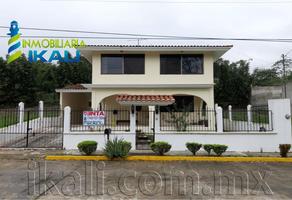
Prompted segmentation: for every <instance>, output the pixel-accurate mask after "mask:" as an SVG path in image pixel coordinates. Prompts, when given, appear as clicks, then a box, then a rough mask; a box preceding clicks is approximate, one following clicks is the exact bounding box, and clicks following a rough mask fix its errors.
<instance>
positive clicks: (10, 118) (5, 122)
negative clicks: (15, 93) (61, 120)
mask: <svg viewBox="0 0 292 200" xmlns="http://www.w3.org/2000/svg"><path fill="white" fill-rule="evenodd" d="M18 115H19V113H18V110H16V109H7V110H5V109H4V110H0V128H3V127H7V126H11V125H13V124H17V123H18ZM57 116H60V112H57V111H44V117H57ZM38 117H39V114H38V111H29V120H33V119H36V118H38ZM27 120H28V111H25V113H24V122H26V121H27Z"/></svg>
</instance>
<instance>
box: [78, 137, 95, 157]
mask: <svg viewBox="0 0 292 200" xmlns="http://www.w3.org/2000/svg"><path fill="white" fill-rule="evenodd" d="M77 147H78V149H79V151H80V152H81V153H85V154H86V155H90V154H92V153H93V152H95V151H96V148H97V142H96V141H91V140H86V141H82V142H80V143H79V144H78V145H77Z"/></svg>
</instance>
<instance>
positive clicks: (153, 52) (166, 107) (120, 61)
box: [57, 45, 232, 132]
mask: <svg viewBox="0 0 292 200" xmlns="http://www.w3.org/2000/svg"><path fill="white" fill-rule="evenodd" d="M230 48H232V46H230V45H226V46H219V45H214V46H209V45H186V46H179V45H157V46H156V45H147V46H146V45H87V46H85V47H82V48H79V49H80V50H81V53H82V55H83V56H85V57H86V58H87V59H88V60H89V61H90V62H91V63H92V83H91V84H82V83H81V84H78V85H71V86H66V87H65V88H63V89H58V90H57V92H59V93H60V105H61V107H62V108H64V107H65V106H70V107H71V109H72V111H74V110H78V111H80V112H79V113H80V114H79V116H80V115H81V112H82V111H85V110H89V109H93V110H104V111H107V117H106V127H111V128H113V130H115V129H116V128H117V127H119V126H122V127H124V129H123V128H122V129H117V130H121V131H133V130H132V129H134V128H132V129H131V127H133V125H135V126H134V127H135V130H136V131H137V130H140V131H142V132H149V130H154V129H155V131H156V132H158V131H163V130H165V131H168V130H172V131H174V130H173V129H172V128H169V126H171V125H173V124H174V123H176V122H177V121H179V120H181V119H183V120H186V119H187V121H188V125H186V126H189V127H192V126H193V127H194V126H200V125H204V127H208V128H207V129H206V130H213V129H215V122H212V121H211V120H212V117H209V119H208V116H207V119H206V110H208V109H213V108H214V78H213V63H214V62H215V61H216V60H217V59H218V58H220V57H221V56H222V55H223V54H224V53H226V52H227V51H228V50H229V49H230ZM170 111H173V112H176V114H174V115H173V113H172V115H169V112H170ZM183 111H187V112H189V113H191V114H188V115H186V116H184V117H182V118H180V117H179V114H178V113H182V112H183ZM195 111H196V112H195ZM133 112H135V119H134V121H133V120H132V122H130V121H131V119H130V118H131V117H130V114H131V113H133ZM155 113H156V114H158V113H159V119H158V120H157V119H154V118H153V117H154V115H155ZM207 114H208V113H207ZM175 116H176V117H175ZM77 118H78V117H77ZM208 120H209V121H208ZM74 121H75V122H76V124H78V123H79V124H80V123H81V117H80V119H73V123H74ZM174 121H176V122H174ZM155 122H156V123H155ZM178 123H179V122H178ZM139 126H140V127H139ZM174 126H175V125H174ZM176 126H178V125H176ZM143 127H144V129H145V127H146V129H145V130H144V129H143ZM162 127H164V129H163V128H162ZM167 127H168V128H167ZM92 129H93V130H97V129H94V128H92ZM183 129H184V131H185V129H186V128H183ZM135 130H134V131H135ZM191 130H192V131H193V130H194V128H192V129H191ZM198 130H201V129H198ZM202 130H203V128H202Z"/></svg>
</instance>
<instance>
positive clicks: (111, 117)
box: [70, 110, 130, 132]
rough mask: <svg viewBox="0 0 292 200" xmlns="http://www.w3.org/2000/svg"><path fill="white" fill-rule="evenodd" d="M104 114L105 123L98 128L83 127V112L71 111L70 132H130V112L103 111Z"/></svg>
mask: <svg viewBox="0 0 292 200" xmlns="http://www.w3.org/2000/svg"><path fill="white" fill-rule="evenodd" d="M103 111H104V112H105V116H106V118H105V123H104V125H99V126H85V125H83V110H72V111H71V127H70V130H71V131H72V132H74V131H75V132H77V131H88V132H91V131H92V132H103V131H104V129H106V128H111V129H112V131H121V132H129V131H130V111H129V110H103Z"/></svg>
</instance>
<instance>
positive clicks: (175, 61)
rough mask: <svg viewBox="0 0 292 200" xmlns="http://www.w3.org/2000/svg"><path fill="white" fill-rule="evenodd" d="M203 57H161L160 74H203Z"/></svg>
mask: <svg viewBox="0 0 292 200" xmlns="http://www.w3.org/2000/svg"><path fill="white" fill-rule="evenodd" d="M203 60H204V59H203V55H161V56H160V74H203V73H204V72H203V65H204V64H203Z"/></svg>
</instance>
